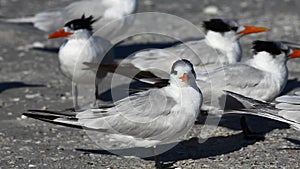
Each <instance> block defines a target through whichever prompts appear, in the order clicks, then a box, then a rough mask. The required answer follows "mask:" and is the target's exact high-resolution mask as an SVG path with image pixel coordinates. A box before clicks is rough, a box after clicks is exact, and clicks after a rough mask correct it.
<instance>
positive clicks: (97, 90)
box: [93, 84, 99, 108]
mask: <svg viewBox="0 0 300 169" xmlns="http://www.w3.org/2000/svg"><path fill="white" fill-rule="evenodd" d="M98 95H99V86H98V84H95V98H94V103H93V106H94V107H95V108H97V98H98Z"/></svg>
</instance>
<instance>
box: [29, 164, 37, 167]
mask: <svg viewBox="0 0 300 169" xmlns="http://www.w3.org/2000/svg"><path fill="white" fill-rule="evenodd" d="M28 167H29V168H35V167H36V165H33V164H29V165H28Z"/></svg>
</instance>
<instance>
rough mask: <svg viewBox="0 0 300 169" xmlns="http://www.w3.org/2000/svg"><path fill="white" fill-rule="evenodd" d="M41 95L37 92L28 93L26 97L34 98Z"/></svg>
mask: <svg viewBox="0 0 300 169" xmlns="http://www.w3.org/2000/svg"><path fill="white" fill-rule="evenodd" d="M38 97H41V93H35V94H26V95H25V98H26V99H34V98H38Z"/></svg>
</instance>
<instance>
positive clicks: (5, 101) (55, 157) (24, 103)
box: [0, 0, 300, 169]
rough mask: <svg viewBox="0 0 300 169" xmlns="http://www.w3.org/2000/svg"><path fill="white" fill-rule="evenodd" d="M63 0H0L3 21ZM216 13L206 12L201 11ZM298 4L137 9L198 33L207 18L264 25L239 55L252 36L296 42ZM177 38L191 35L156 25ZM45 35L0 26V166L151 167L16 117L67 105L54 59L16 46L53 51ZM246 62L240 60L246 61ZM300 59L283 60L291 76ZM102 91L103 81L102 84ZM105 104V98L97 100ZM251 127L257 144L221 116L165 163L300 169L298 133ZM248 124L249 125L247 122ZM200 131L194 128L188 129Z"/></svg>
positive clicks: (179, 0)
mask: <svg viewBox="0 0 300 169" xmlns="http://www.w3.org/2000/svg"><path fill="white" fill-rule="evenodd" d="M69 2H70V0H63V1H57V0H56V1H50V0H49V1H40V0H27V1H24V0H11V1H8V0H0V16H1V17H4V18H8V17H9V18H12V17H21V16H28V15H32V14H34V13H36V12H38V11H42V10H47V9H52V8H56V7H59V6H61V5H64V4H68V3H69ZM211 6H213V7H215V8H217V10H218V13H214V12H212V13H211V14H208V12H207V9H208V7H211ZM299 7H300V1H298V0H284V1H281V0H252V1H246V0H245V1H244V0H243V1H238V0H231V1H222V0H201V1H199V0H188V1H187V0H176V1H174V0H141V1H140V3H139V12H146V11H147V12H151V11H152V12H163V13H169V14H174V15H176V16H179V17H182V18H184V19H186V20H188V21H190V22H191V23H193V24H195V25H196V26H198V27H199V28H200V27H201V21H202V20H204V19H209V18H212V17H223V18H225V17H228V18H235V19H238V20H239V21H240V23H242V24H255V25H261V26H266V27H269V28H271V29H272V30H271V32H269V33H268V34H259V35H255V36H249V37H244V38H243V39H242V44H243V47H244V54H245V55H246V56H249V51H250V43H251V41H253V40H256V39H262V40H265V39H267V40H284V41H293V42H298V43H299V42H300V40H299V35H300V30H299V29H300V22H299V21H300V15H299ZM161 26H162V27H164V26H166V29H170V31H172V33H174V34H176V35H180V36H181V37H183V38H186V39H189V38H195V37H194V35H193V32H189V31H187V29H185V28H184V27H176V26H173V27H172V25H171V26H170V25H164V24H163V23H162V24H161ZM47 35H48V34H47V33H44V32H41V31H39V30H37V29H35V28H33V27H32V26H31V25H17V24H8V23H3V22H0V71H1V76H0V117H1V120H0V121H1V122H0V148H1V151H0V156H1V159H0V168H101V169H102V168H103V169H105V168H109V167H112V168H115V169H119V168H124V169H125V168H145V169H147V168H153V167H154V162H153V159H151V158H147V159H140V158H124V157H121V156H116V155H113V154H109V153H107V152H104V151H98V150H99V147H97V146H96V145H95V144H94V143H93V142H92V141H91V140H90V139H89V137H88V136H87V135H86V133H85V132H84V131H79V130H76V129H70V128H65V127H60V126H55V125H52V124H47V123H43V122H40V121H37V120H33V119H23V118H21V114H22V113H23V112H26V111H27V110H28V109H32V108H35V109H40V108H48V109H64V108H66V107H71V105H72V104H71V101H72V100H71V96H70V92H71V85H70V82H69V81H68V79H66V78H65V77H64V76H63V75H62V74H61V73H60V71H59V69H58V67H57V65H58V60H57V54H56V53H53V52H44V51H37V50H24V49H23V48H22V47H20V46H23V45H26V44H32V43H34V42H43V43H45V44H46V45H47V46H50V47H53V46H55V47H58V46H59V44H60V43H61V41H49V40H47ZM162 39H163V40H164V41H167V40H166V39H165V38H161V37H159V36H155V35H153V36H141V37H135V38H132V39H129V40H127V41H125V42H124V43H123V44H120V45H119V46H118V47H117V55H118V56H122V55H123V54H124V53H126V54H127V53H128V54H129V53H131V52H133V51H135V50H139V49H141V48H145V47H147V45H150V44H151V43H154V42H155V43H157V42H160V41H162ZM245 58H247V57H245ZM299 63H300V61H299V60H291V61H289V63H288V66H289V71H290V77H289V79H295V78H298V77H300V71H299V70H300V69H299V68H300V66H299ZM102 86H104V87H103V89H102V91H105V88H107V87H109V81H108V80H106V81H104V82H103V84H102ZM299 86H300V83H299V82H298V80H291V81H289V83H288V85H287V88H286V89H285V92H284V93H288V92H293V91H295V90H297V88H299ZM104 100H105V98H104ZM249 121H250V123H251V124H252V125H251V128H252V129H255V130H258V131H265V132H266V138H265V140H263V141H254V140H253V141H249V140H245V139H243V135H242V134H241V131H240V127H239V118H238V117H224V118H223V120H222V123H221V124H220V127H218V129H217V131H216V132H215V133H214V134H213V136H212V137H211V138H210V139H208V140H207V141H206V142H205V143H202V144H199V143H198V142H197V138H192V139H189V140H187V141H184V142H181V143H180V144H178V145H177V146H176V147H175V148H173V149H172V150H170V151H168V152H166V153H164V154H163V155H162V156H161V158H162V160H163V161H164V162H174V166H177V167H180V168H184V169H185V168H197V169H198V168H299V167H300V162H299V161H300V159H299V150H300V140H299V137H300V133H299V132H297V131H295V130H293V129H290V128H289V126H287V125H284V124H279V123H277V122H274V121H270V120H266V119H263V118H257V117H250V118H249ZM251 121H255V122H253V123H252V122H251ZM199 128H201V125H195V127H194V129H193V130H197V129H199Z"/></svg>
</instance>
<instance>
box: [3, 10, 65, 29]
mask: <svg viewBox="0 0 300 169" xmlns="http://www.w3.org/2000/svg"><path fill="white" fill-rule="evenodd" d="M63 16H64V15H63V13H62V12H61V11H52V12H41V13H38V14H36V15H34V16H29V17H22V18H11V19H3V20H2V21H3V22H9V23H32V24H33V26H34V27H36V28H38V29H39V30H42V31H45V32H50V31H54V30H57V29H59V28H61V27H62V26H63V25H64V24H65V18H64V17H63Z"/></svg>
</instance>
